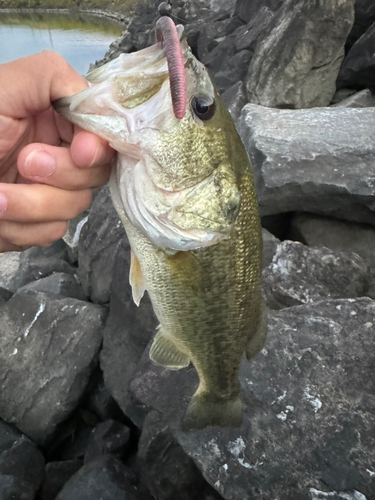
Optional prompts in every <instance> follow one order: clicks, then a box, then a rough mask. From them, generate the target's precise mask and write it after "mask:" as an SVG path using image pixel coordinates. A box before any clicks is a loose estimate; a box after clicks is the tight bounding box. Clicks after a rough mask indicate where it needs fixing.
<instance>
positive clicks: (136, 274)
mask: <svg viewBox="0 0 375 500" xmlns="http://www.w3.org/2000/svg"><path fill="white" fill-rule="evenodd" d="M129 283H130V286H131V287H132V295H133V300H134V303H135V304H136V305H137V306H139V303H140V302H141V299H142V297H143V295H144V293H145V290H146V284H145V280H144V277H143V274H142V269H141V265H140V263H139V260H138V258H137V256H136V255H135V253H134V252H133V250H132V251H131V255H130V273H129Z"/></svg>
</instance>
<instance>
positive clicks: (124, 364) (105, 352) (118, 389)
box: [100, 244, 157, 426]
mask: <svg viewBox="0 0 375 500" xmlns="http://www.w3.org/2000/svg"><path fill="white" fill-rule="evenodd" d="M129 267H130V249H129V245H126V244H123V245H121V246H120V247H119V249H118V251H117V254H116V257H115V264H114V274H113V280H112V286H111V301H110V313H109V316H108V320H107V323H106V327H105V330H104V334H103V349H102V351H101V353H100V365H101V368H102V370H103V375H104V382H105V385H106V387H107V389H108V391H109V392H110V394H111V395H112V396H113V397H114V399H115V400H116V402H117V403H118V405H119V406H120V408H121V410H122V411H123V412H124V413H125V414H126V415H127V416H128V417H129V418H131V419H132V420H133V422H134V423H135V424H136V425H138V426H142V422H143V419H144V416H145V414H144V409H143V407H142V405H140V406H139V408H138V407H137V405H136V404H134V401H133V399H132V396H131V394H130V393H129V382H130V380H131V379H132V377H133V374H134V372H135V370H136V368H137V365H138V362H139V360H140V358H141V356H142V353H143V352H144V350H145V349H146V347H147V344H148V342H149V341H150V340H151V338H152V337H153V336H154V334H155V328H156V326H157V320H156V318H155V315H154V312H153V309H152V306H151V302H150V300H149V298H148V295H147V294H146V295H145V296H144V297H143V299H142V301H141V304H140V306H139V308H138V307H137V306H136V305H135V304H134V302H133V298H132V293H131V287H130V285H129Z"/></svg>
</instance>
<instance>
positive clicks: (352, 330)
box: [132, 298, 375, 500]
mask: <svg viewBox="0 0 375 500" xmlns="http://www.w3.org/2000/svg"><path fill="white" fill-rule="evenodd" d="M374 317H375V302H374V301H372V300H370V299H368V298H358V299H338V300H324V301H321V302H317V303H314V304H308V305H303V306H296V307H291V308H288V309H283V310H282V311H278V312H276V313H273V314H270V318H269V333H268V339H267V342H266V346H265V348H264V349H263V350H262V351H261V352H260V353H259V354H258V356H256V357H255V358H253V359H252V360H251V361H250V362H247V361H244V362H243V364H242V366H241V372H240V381H241V385H242V389H243V395H242V398H243V401H244V406H245V409H244V421H243V424H242V426H241V427H240V428H238V429H230V428H218V427H208V428H206V429H203V430H200V431H194V432H187V433H184V432H182V431H180V430H179V418H180V415H181V411H183V409H184V408H185V407H186V403H187V400H188V399H189V397H190V395H191V394H192V392H194V390H195V389H196V387H197V376H196V374H195V373H194V372H193V370H192V369H191V368H188V369H186V370H180V371H178V372H171V371H168V370H165V369H163V368H161V367H157V366H155V365H153V364H152V363H151V362H150V361H149V360H148V359H147V357H146V356H145V357H144V358H143V361H142V366H140V369H139V372H138V373H137V375H136V377H135V379H134V381H133V383H132V389H133V391H134V394H135V396H136V397H138V398H139V399H140V401H142V402H143V403H144V404H146V405H147V406H148V407H150V408H153V409H155V410H158V411H159V412H160V413H161V414H162V415H164V418H166V419H167V420H169V422H170V425H171V429H172V432H173V433H174V436H175V437H176V439H177V441H178V442H179V443H180V445H181V446H182V448H183V449H184V450H185V452H186V453H187V454H188V456H190V457H191V458H192V459H193V460H194V462H195V463H196V465H197V466H198V468H199V469H201V471H202V473H203V475H204V477H205V478H206V480H207V481H208V482H209V483H210V484H211V485H212V486H214V487H215V488H216V489H217V490H218V491H219V493H220V494H221V495H222V497H223V498H224V499H225V500H243V499H244V498H259V499H262V500H263V499H264V500H269V499H270V498H288V499H289V498H290V499H291V498H293V499H294V498H296V499H297V498H298V500H311V499H312V498H313V497H312V496H311V489H314V490H315V491H316V495H318V494H320V493H319V492H321V493H322V494H323V493H326V494H328V493H333V492H350V491H357V492H358V494H359V493H361V494H362V495H364V496H365V497H366V498H367V499H368V500H369V499H371V498H373V497H374V495H375V471H374V467H373V466H372V464H374V460H375V416H374V415H375V402H374V398H373V395H374V392H375V379H374V377H373V367H374V353H373V328H374ZM315 498H319V496H318V497H317V496H315ZM322 498H325V497H322ZM329 498H330V497H329ZM338 498H340V497H338ZM344 498H350V497H344ZM353 498H356V497H353ZM357 498H362V497H357Z"/></svg>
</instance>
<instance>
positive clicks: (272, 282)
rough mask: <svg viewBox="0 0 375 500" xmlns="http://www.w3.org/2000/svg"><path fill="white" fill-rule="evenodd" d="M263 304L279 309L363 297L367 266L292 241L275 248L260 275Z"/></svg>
mask: <svg viewBox="0 0 375 500" xmlns="http://www.w3.org/2000/svg"><path fill="white" fill-rule="evenodd" d="M262 282H263V292H264V297H265V300H266V304H267V305H268V307H270V308H271V309H282V308H284V307H290V306H295V305H300V304H308V303H311V302H317V301H319V300H324V299H325V298H350V297H360V296H362V295H365V293H366V292H367V290H368V289H369V286H370V284H369V280H368V272H367V266H366V264H365V262H364V261H363V260H362V259H361V257H359V255H357V254H355V253H342V252H337V251H333V250H330V249H328V248H325V247H306V246H305V245H303V244H302V243H298V242H295V241H283V242H282V243H280V244H279V245H278V246H277V249H276V253H275V255H274V257H273V259H272V262H271V264H270V265H269V266H268V267H266V268H265V269H264V271H263V274H262Z"/></svg>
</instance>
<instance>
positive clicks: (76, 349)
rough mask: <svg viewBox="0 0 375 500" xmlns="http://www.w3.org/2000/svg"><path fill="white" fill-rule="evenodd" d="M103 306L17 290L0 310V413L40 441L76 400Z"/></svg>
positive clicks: (96, 343)
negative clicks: (0, 329)
mask: <svg viewBox="0 0 375 500" xmlns="http://www.w3.org/2000/svg"><path fill="white" fill-rule="evenodd" d="M105 317H106V310H105V309H103V308H102V307H100V306H95V305H93V304H89V303H87V302H82V301H78V300H76V299H70V298H67V299H60V298H52V297H51V296H50V295H46V294H43V293H40V292H33V291H25V292H17V293H15V294H14V295H13V297H12V298H11V299H10V300H9V301H8V302H7V303H6V304H5V305H4V306H3V307H2V308H1V309H0V324H1V326H2V332H1V336H0V361H1V363H0V366H1V369H0V381H1V387H2V390H1V393H0V416H1V418H3V419H4V420H5V421H7V422H11V423H14V424H16V425H17V427H18V428H19V429H20V430H22V431H23V432H24V433H25V434H27V435H28V436H30V437H31V438H32V439H33V440H35V441H36V442H37V443H39V444H43V443H44V442H45V441H46V440H47V439H48V438H49V437H50V436H51V434H52V433H53V432H54V430H55V428H56V426H57V424H59V423H60V422H61V421H63V420H64V419H66V418H67V416H68V415H69V414H70V413H71V411H72V410H73V409H74V408H75V406H76V405H77V403H78V401H79V399H80V398H81V396H82V394H83V392H84V390H85V387H86V385H87V382H88V380H89V376H90V374H91V372H92V370H93V368H94V366H95V363H96V362H97V357H98V352H99V347H100V344H101V340H102V330H103V323H104V320H105Z"/></svg>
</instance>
